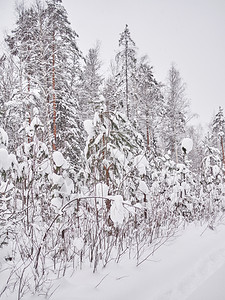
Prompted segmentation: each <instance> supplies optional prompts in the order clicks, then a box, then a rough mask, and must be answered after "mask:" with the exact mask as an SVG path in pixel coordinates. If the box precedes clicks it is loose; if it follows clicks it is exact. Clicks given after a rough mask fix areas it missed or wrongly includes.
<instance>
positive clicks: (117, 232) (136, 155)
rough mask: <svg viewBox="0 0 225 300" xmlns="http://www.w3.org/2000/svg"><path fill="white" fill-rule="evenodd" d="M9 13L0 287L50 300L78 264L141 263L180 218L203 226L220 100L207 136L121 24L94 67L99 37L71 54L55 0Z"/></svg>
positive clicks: (224, 202)
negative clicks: (110, 48)
mask: <svg viewBox="0 0 225 300" xmlns="http://www.w3.org/2000/svg"><path fill="white" fill-rule="evenodd" d="M16 13H17V23H16V26H15V28H14V30H13V31H12V32H11V33H10V34H9V35H8V36H7V37H6V39H5V53H4V54H3V55H2V56H1V57H0V273H1V283H0V297H1V296H3V295H10V294H13V295H16V296H15V297H16V298H15V299H22V298H23V297H26V296H27V295H37V296H40V295H42V296H43V295H44V296H46V297H47V298H48V297H51V296H52V295H53V293H54V290H55V288H56V287H55V285H54V283H55V282H56V281H57V280H58V279H61V278H63V277H64V276H67V275H68V274H69V275H71V274H74V273H76V272H81V270H83V269H84V268H89V269H91V270H92V271H93V272H94V273H95V272H97V271H98V270H100V269H102V268H107V267H108V264H109V263H111V262H115V263H118V264H120V262H121V261H122V260H123V259H124V258H126V259H130V260H132V261H135V264H136V266H137V267H138V266H140V265H142V264H144V263H145V261H146V260H148V258H149V257H151V255H152V254H153V253H155V251H157V249H159V248H161V247H163V245H164V244H165V243H166V242H167V241H168V240H170V239H171V238H173V237H174V236H176V235H177V233H178V232H179V231H182V230H183V229H184V228H185V227H187V226H189V225H190V224H191V226H192V225H193V224H200V225H204V226H205V227H208V228H210V229H212V230H214V229H215V228H216V226H217V224H218V223H219V222H221V220H222V218H223V215H224V208H225V185H224V172H225V157H224V134H225V119H224V115H223V108H222V107H219V108H218V112H217V114H216V115H215V116H212V121H211V123H210V125H209V128H207V134H206V135H205V134H203V130H202V129H201V127H200V126H198V127H197V126H194V125H190V120H191V119H192V118H193V117H194V113H192V112H191V111H190V108H189V101H188V97H187V95H186V91H185V82H184V81H183V79H182V77H181V74H180V73H179V70H178V69H177V67H176V65H174V64H171V68H170V69H169V70H168V77H167V81H166V82H159V81H158V80H157V78H155V76H154V69H153V66H152V65H151V64H150V62H149V59H148V57H139V56H138V48H137V47H138V45H136V44H135V41H134V40H133V39H132V32H130V30H129V26H128V25H126V24H124V28H122V29H121V33H118V44H117V45H115V49H117V54H116V56H115V57H114V58H113V59H112V61H111V63H109V65H110V72H108V73H107V75H104V76H103V73H102V72H101V70H102V69H101V67H102V64H101V55H100V53H101V48H100V46H99V44H96V46H95V47H93V48H92V49H90V50H89V51H88V53H86V54H85V53H83V52H82V49H80V48H79V45H78V43H77V37H78V35H77V33H76V32H75V31H74V30H73V29H72V28H71V25H70V22H69V20H68V17H67V12H66V10H65V8H64V6H63V3H62V1H61V0H46V1H36V2H34V4H33V5H31V6H30V7H25V6H24V5H22V4H19V5H18V7H17V9H16ZM149 55H151V54H150V53H149ZM205 132H206V131H205ZM3 279H4V280H3Z"/></svg>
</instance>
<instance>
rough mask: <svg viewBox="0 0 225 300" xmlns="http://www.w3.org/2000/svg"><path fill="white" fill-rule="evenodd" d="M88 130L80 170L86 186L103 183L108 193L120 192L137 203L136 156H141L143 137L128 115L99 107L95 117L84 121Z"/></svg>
mask: <svg viewBox="0 0 225 300" xmlns="http://www.w3.org/2000/svg"><path fill="white" fill-rule="evenodd" d="M85 127H86V129H87V132H88V133H89V136H88V141H87V144H86V148H85V153H84V154H85V163H84V169H83V171H82V172H81V174H83V175H82V176H83V177H84V181H85V182H86V185H87V186H88V188H89V189H90V188H93V187H95V186H96V185H97V184H98V183H101V182H102V183H104V184H106V185H107V186H108V188H109V195H114V194H115V193H116V194H120V195H122V196H123V197H124V199H126V200H128V201H129V202H132V201H134V202H137V199H136V195H135V192H136V190H137V186H138V183H139V179H138V169H137V165H138V163H137V159H135V157H141V156H144V144H143V139H142V136H141V135H140V134H139V133H138V132H137V131H136V130H135V128H134V127H133V126H132V125H131V123H130V122H129V121H128V120H127V118H126V117H125V116H124V115H123V114H121V113H118V112H108V111H106V110H105V109H104V107H103V109H101V110H100V111H99V112H96V113H95V116H94V120H93V121H91V120H89V121H86V124H85Z"/></svg>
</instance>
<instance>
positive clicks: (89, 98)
mask: <svg viewBox="0 0 225 300" xmlns="http://www.w3.org/2000/svg"><path fill="white" fill-rule="evenodd" d="M99 49H100V46H99V44H97V45H96V46H95V47H94V48H91V49H89V51H88V54H87V55H86V57H85V64H84V67H83V70H82V79H81V86H80V91H79V102H80V109H81V112H82V118H83V120H86V119H90V118H93V117H94V113H95V111H96V110H97V109H98V108H99V97H100V87H101V85H102V82H103V78H102V76H101V75H100V68H101V61H100V59H99Z"/></svg>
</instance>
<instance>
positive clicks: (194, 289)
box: [3, 224, 225, 300]
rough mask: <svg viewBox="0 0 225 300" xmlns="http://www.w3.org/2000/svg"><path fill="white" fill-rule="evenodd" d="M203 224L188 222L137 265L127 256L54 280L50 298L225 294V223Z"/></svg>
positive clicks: (165, 299) (192, 298) (219, 299)
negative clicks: (213, 225) (100, 267)
mask: <svg viewBox="0 0 225 300" xmlns="http://www.w3.org/2000/svg"><path fill="white" fill-rule="evenodd" d="M205 229H206V227H200V226H194V225H193V224H192V225H189V226H188V228H186V229H185V230H184V232H181V233H180V235H179V236H178V237H176V238H175V239H173V240H170V241H169V242H167V244H166V245H162V246H161V247H160V248H159V249H158V250H157V251H156V252H155V254H154V255H153V256H151V257H150V258H149V260H148V261H145V262H144V263H143V264H141V265H140V266H139V267H136V266H135V262H134V261H132V260H130V261H129V260H128V261H127V260H124V261H122V262H121V263H120V264H115V263H110V264H109V265H108V266H107V267H106V268H105V269H101V270H99V271H98V272H97V273H95V274H93V273H92V271H91V270H90V269H84V270H81V271H77V272H76V273H74V274H73V275H72V276H68V277H66V278H63V279H61V280H59V281H58V282H57V283H55V284H56V286H57V289H56V291H55V293H54V294H53V295H52V297H51V299H52V300H62V299H65V300H124V299H129V300H137V299H141V300H176V299H179V300H182V299H186V300H202V299H204V300H207V299H210V300H212V299H213V300H224V299H225V285H224V278H225V225H220V226H218V227H217V228H216V229H215V230H210V229H206V230H205ZM3 299H4V300H5V299H7V300H12V299H14V298H13V297H12V298H11V297H8V298H5V297H3ZM24 299H26V300H28V299H29V300H30V299H31V298H30V297H29V298H26V297H25V298H24ZM34 299H40V297H37V298H36V297H33V298H32V300H34Z"/></svg>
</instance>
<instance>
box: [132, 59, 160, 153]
mask: <svg viewBox="0 0 225 300" xmlns="http://www.w3.org/2000/svg"><path fill="white" fill-rule="evenodd" d="M152 69H153V68H152V67H151V66H150V65H149V63H148V62H147V61H146V58H145V57H143V58H142V59H141V60H140V62H139V64H138V68H137V75H136V78H137V92H136V95H137V100H136V109H135V111H136V112H137V115H136V119H137V124H138V126H139V128H140V130H141V132H142V134H143V136H144V137H145V141H146V145H147V149H148V150H150V149H151V150H152V151H153V152H154V153H155V154H156V153H157V137H159V129H160V128H159V124H160V123H161V119H162V116H163V114H164V113H165V104H164V99H163V96H162V92H161V84H160V83H158V82H157V81H156V79H155V78H154V76H153V70H152Z"/></svg>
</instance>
